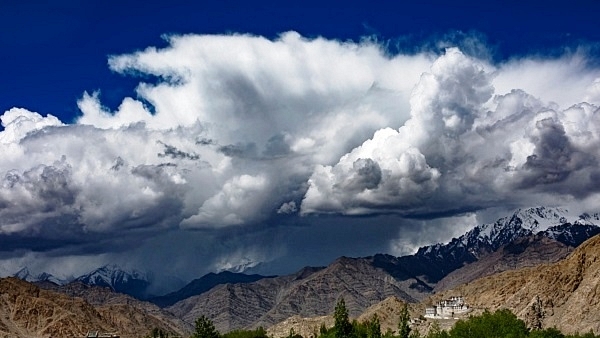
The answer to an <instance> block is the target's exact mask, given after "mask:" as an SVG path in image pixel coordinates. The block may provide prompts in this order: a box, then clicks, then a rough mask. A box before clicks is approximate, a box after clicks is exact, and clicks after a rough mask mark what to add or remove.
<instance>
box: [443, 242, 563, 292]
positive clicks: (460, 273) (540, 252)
mask: <svg viewBox="0 0 600 338" xmlns="http://www.w3.org/2000/svg"><path fill="white" fill-rule="evenodd" d="M572 251H573V248H572V247H570V246H567V245H565V244H563V243H561V242H559V241H557V240H554V239H551V238H548V237H546V236H545V235H544V234H542V233H539V234H537V235H533V236H528V237H522V238H518V239H516V240H514V241H513V242H511V243H508V244H506V245H503V246H501V247H500V248H499V249H498V250H496V251H495V252H493V253H491V254H489V255H486V256H483V257H482V258H480V259H479V260H477V261H475V262H473V263H470V264H467V265H465V266H463V267H462V268H459V269H457V270H454V271H452V272H451V273H449V274H448V275H447V276H446V277H444V278H442V279H441V280H440V281H439V282H438V283H437V284H436V286H435V288H434V290H433V291H434V292H440V291H443V290H447V289H451V288H453V287H456V286H458V285H460V284H465V283H469V282H471V281H474V280H476V279H478V278H481V277H485V276H490V275H493V274H496V273H499V272H503V271H508V270H514V269H520V268H525V267H533V266H537V265H540V264H545V263H554V262H558V261H559V260H561V259H563V258H565V257H567V255H569V254H570V253H571V252H572Z"/></svg>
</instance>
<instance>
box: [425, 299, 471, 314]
mask: <svg viewBox="0 0 600 338" xmlns="http://www.w3.org/2000/svg"><path fill="white" fill-rule="evenodd" d="M467 312H469V305H467V303H465V300H464V298H463V297H462V296H458V297H451V298H449V299H445V300H442V301H440V302H438V303H437V304H436V306H433V307H428V308H426V309H425V318H434V319H449V318H454V316H455V315H458V314H464V313H467Z"/></svg>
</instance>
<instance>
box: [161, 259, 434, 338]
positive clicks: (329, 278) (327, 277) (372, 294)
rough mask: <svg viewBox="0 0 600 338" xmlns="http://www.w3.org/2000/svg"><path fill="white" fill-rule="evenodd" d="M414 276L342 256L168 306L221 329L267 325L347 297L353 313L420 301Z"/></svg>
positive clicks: (325, 311) (320, 310)
mask: <svg viewBox="0 0 600 338" xmlns="http://www.w3.org/2000/svg"><path fill="white" fill-rule="evenodd" d="M415 284H419V281H418V280H415V279H414V278H406V279H404V280H400V279H396V278H394V277H392V276H390V275H389V274H388V273H387V272H385V271H384V270H382V269H380V268H378V267H375V266H373V265H372V264H371V261H370V259H365V258H348V257H341V258H339V259H337V260H336V261H334V262H333V263H332V264H330V265H329V266H328V267H326V268H304V269H302V270H300V271H298V272H297V273H295V274H292V275H287V276H281V277H274V278H264V279H261V280H259V281H257V282H253V283H246V284H225V285H219V286H216V287H214V288H213V289H211V290H210V291H208V292H205V293H203V294H201V295H198V296H193V297H190V298H187V299H185V300H182V301H180V302H178V303H176V304H174V305H173V306H170V307H168V308H167V310H169V311H170V312H172V313H173V314H175V315H176V316H178V317H180V318H182V319H183V320H184V321H186V322H188V323H193V321H194V320H195V319H196V318H198V317H199V316H201V315H206V316H208V317H209V318H211V319H212V320H213V322H214V324H215V327H216V328H217V329H219V330H220V331H222V332H226V331H229V330H232V329H239V328H252V327H258V326H263V327H269V326H271V325H273V324H275V323H278V322H280V321H282V320H284V319H286V318H289V317H291V316H293V315H299V316H302V317H313V316H324V315H329V314H331V313H332V312H333V309H334V307H335V304H336V303H337V301H338V300H339V299H340V297H344V299H345V302H346V307H347V308H348V312H349V314H350V315H351V316H358V315H360V314H361V313H362V312H363V311H364V310H365V309H366V308H368V307H369V306H371V305H374V304H377V303H379V302H381V301H382V300H384V299H386V298H388V297H392V296H395V297H397V298H400V299H403V300H405V301H410V302H416V301H417V300H418V299H421V298H423V297H425V296H427V295H428V293H424V292H423V291H421V290H420V289H418V288H417V289H413V288H411V287H410V286H411V285H415Z"/></svg>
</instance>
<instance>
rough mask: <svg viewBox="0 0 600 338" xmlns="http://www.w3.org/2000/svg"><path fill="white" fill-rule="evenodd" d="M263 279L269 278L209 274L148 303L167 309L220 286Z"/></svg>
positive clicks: (241, 274) (234, 274) (235, 274)
mask: <svg viewBox="0 0 600 338" xmlns="http://www.w3.org/2000/svg"><path fill="white" fill-rule="evenodd" d="M263 278H267V277H266V276H261V275H246V274H243V273H235V272H229V271H223V272H220V273H209V274H206V275H204V276H202V277H201V278H198V279H194V280H193V281H191V282H189V283H188V284H187V285H186V286H184V287H183V288H181V289H180V290H178V291H175V292H171V293H169V294H166V295H164V296H159V297H152V298H150V299H148V301H150V302H152V303H154V304H156V305H158V306H160V307H166V306H171V305H173V304H175V303H177V302H178V301H180V300H183V299H186V298H189V297H192V296H196V295H200V294H203V293H204V292H206V291H208V290H210V289H212V288H214V287H215V286H217V285H220V284H228V283H234V284H235V283H251V282H256V281H258V280H261V279H263Z"/></svg>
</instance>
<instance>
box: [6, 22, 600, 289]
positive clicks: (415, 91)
mask: <svg viewBox="0 0 600 338" xmlns="http://www.w3.org/2000/svg"><path fill="white" fill-rule="evenodd" d="M167 42H168V44H169V45H168V46H167V47H165V48H161V49H158V48H154V47H150V48H147V49H145V50H142V51H138V52H135V53H132V54H126V55H117V56H112V57H110V58H109V62H108V64H109V67H110V68H111V70H113V71H115V72H117V73H121V74H123V75H125V76H136V75H142V76H141V77H140V81H142V82H140V84H139V85H138V86H137V88H136V92H135V95H132V97H126V98H123V100H122V103H121V104H120V106H119V107H118V108H117V109H116V110H114V111H111V110H110V109H108V108H107V107H105V106H104V105H103V104H102V96H101V93H100V92H93V93H91V94H90V93H84V94H83V95H82V97H81V99H80V100H79V101H78V106H79V109H80V110H81V114H80V116H79V118H78V119H77V121H76V122H75V123H72V124H66V123H63V122H61V121H60V120H59V119H57V118H56V117H54V116H52V115H49V114H48V115H46V116H43V115H42V114H38V113H36V112H32V111H29V110H27V109H24V108H13V109H11V110H9V111H7V112H5V113H4V114H3V115H2V116H1V121H2V126H3V127H4V130H3V131H2V132H0V148H1V149H2V154H3V161H2V162H1V163H0V179H1V182H0V243H2V258H3V259H4V260H5V261H6V262H9V261H10V262H12V263H10V264H9V266H16V265H19V264H29V263H27V259H25V258H24V257H30V259H31V260H33V259H35V260H36V262H38V263H37V264H38V265H40V264H41V263H39V262H45V263H44V264H46V265H47V266H51V267H52V266H54V267H55V266H56V264H57V263H52V262H56V261H58V260H60V259H63V260H65V261H69V262H79V263H77V264H75V263H73V264H72V267H71V268H70V270H71V271H70V272H69V273H73V274H74V273H77V272H85V271H79V270H85V269H89V268H92V267H93V265H94V264H98V263H99V261H102V260H105V261H117V262H119V261H122V262H125V261H129V264H134V263H132V262H135V264H137V265H139V266H141V267H142V268H147V269H155V268H158V267H159V266H160V264H159V263H158V262H162V261H165V260H168V258H165V257H170V256H172V255H176V256H177V257H180V260H181V264H179V265H172V266H170V267H169V269H172V270H173V271H169V272H170V273H174V274H179V275H180V276H181V277H182V278H191V277H197V275H199V274H200V273H202V272H206V271H209V270H219V269H237V268H239V269H242V267H257V266H263V267H265V266H269V264H271V266H280V267H281V266H282V265H285V264H284V263H283V262H290V261H293V260H294V258H293V256H295V252H298V250H308V249H300V248H301V247H306V248H313V249H315V250H316V251H315V252H316V253H315V254H313V255H309V254H307V255H305V256H307V257H308V256H315V257H316V256H319V255H318V254H317V253H318V252H319V250H320V249H318V248H317V244H315V238H316V237H318V236H319V235H318V234H319V232H320V231H322V232H323V233H331V234H333V230H332V229H333V228H334V227H335V228H341V229H343V228H344V227H345V226H346V225H347V226H348V227H349V228H352V227H354V228H358V227H359V225H358V223H360V224H363V225H366V228H364V229H369V231H372V232H373V236H372V237H373V239H374V242H371V243H369V244H368V245H365V247H364V251H366V250H367V249H369V250H371V249H372V250H382V251H387V252H392V253H396V254H400V253H408V252H410V251H411V250H413V249H415V243H416V242H415V241H416V240H417V239H419V241H422V240H423V236H422V234H423V229H426V228H428V227H435V228H436V229H438V230H439V231H438V232H437V233H436V235H435V236H438V235H440V234H444V235H447V236H451V235H454V234H457V231H458V230H464V229H463V228H464V227H465V226H466V225H469V226H470V225H473V223H474V215H475V213H476V212H477V211H478V210H482V211H483V210H486V209H488V208H490V207H499V206H506V207H507V208H508V207H516V206H531V205H535V204H539V203H546V202H547V203H560V204H575V203H578V204H579V205H580V207H581V208H584V209H585V208H593V207H595V206H596V205H597V204H596V203H595V202H596V201H597V200H598V197H599V195H598V186H599V185H598V184H597V183H598V181H599V180H600V179H599V177H600V168H598V156H600V153H599V152H600V120H599V119H600V111H599V106H600V89H599V88H600V87H599V83H600V69H599V68H597V67H594V66H593V65H592V64H591V63H588V62H587V61H586V56H585V54H583V53H575V54H566V55H564V56H562V57H558V58H553V59H540V58H525V57H524V58H521V59H514V60H510V61H507V62H506V63H502V64H493V63H491V62H490V61H489V60H481V59H477V58H474V57H472V56H469V55H466V54H465V53H463V52H461V51H460V50H459V49H457V48H448V49H446V50H445V51H444V52H443V53H441V54H440V55H437V54H434V53H427V52H423V53H418V54H411V55H403V54H397V55H390V53H388V52H387V51H386V50H385V48H384V47H383V46H382V45H379V44H377V43H375V42H371V41H364V42H360V43H354V42H340V41H336V40H327V39H324V38H314V39H308V38H304V37H302V36H300V35H299V34H297V33H295V32H288V33H285V34H282V35H281V36H280V37H279V38H277V39H273V40H269V39H266V38H264V37H260V36H250V35H182V36H170V37H168V41H167ZM144 81H146V82H144ZM356 215H360V216H363V217H360V218H356V217H355V216H356ZM382 217H383V219H385V222H379V221H378V220H381V219H382ZM456 219H460V220H464V221H461V222H462V223H461V222H458V223H461V224H462V225H457V222H456ZM325 221H330V223H328V224H327V225H324V222H325ZM378 223H384V225H381V224H380V225H379V226H378ZM345 224H346V225H345ZM361 229H362V228H361ZM397 229H405V230H406V231H405V232H404V235H403V236H404V237H402V235H398V230H397ZM457 229H458V230H457ZM390 231H392V232H393V235H392V237H394V236H400V237H398V238H395V239H392V240H390V234H389V233H390ZM309 233H313V234H314V236H311V235H308V234H309ZM290 234H301V235H298V236H296V238H298V239H305V240H306V242H302V243H294V244H293V245H292V244H290V243H289V242H290V241H292V239H291V236H292V235H290ZM401 237H402V238H404V239H400V238H401ZM438 237H439V236H438ZM438 237H435V238H433V237H430V238H427V239H426V240H425V242H419V243H418V244H419V245H423V244H428V243H427V240H430V241H431V242H433V241H440V240H444V239H443V238H438ZM115 238H119V240H115ZM324 238H330V237H327V236H325V237H324ZM331 238H333V237H331ZM406 238H412V239H414V240H415V241H412V242H410V243H409V241H407V240H406ZM448 239H449V238H448ZM40 242H42V243H47V245H44V246H39V245H34V244H33V243H40ZM348 242H352V243H356V244H357V245H359V239H354V240H348ZM9 243H10V245H9ZM109 243H110V244H109ZM173 243H180V244H181V245H173ZM311 243H312V244H311ZM156 247H158V248H161V249H160V250H153V248H156ZM341 251H343V250H342V249H341V248H340V250H338V251H335V252H331V253H328V254H322V255H320V257H321V259H320V260H318V263H323V262H322V260H324V259H327V258H329V257H330V256H331V257H333V256H335V255H336V254H339V253H340V252H341ZM24 253H26V254H24ZM123 253H127V254H128V260H125V259H124V258H123V257H124V256H123V255H122V254H123ZM150 253H152V254H150ZM158 253H161V254H162V255H163V257H162V258H161V257H155V256H156V255H157V254H158ZM371 253H374V252H371ZM346 254H352V253H349V252H348V253H346ZM357 254H363V252H360V253H357ZM364 254H368V253H364ZM148 255H151V256H152V257H153V258H152V259H151V260H147V261H144V259H143V257H149V256H148ZM42 256H43V257H44V258H43V259H42V258H41V257H42ZM78 257H79V258H78ZM98 257H100V258H98ZM198 257H200V259H198ZM315 259H316V258H315ZM11 260H12V261H11ZM16 262H18V263H16ZM184 262H185V263H186V264H189V265H188V267H189V266H193V268H192V269H187V270H188V271H186V272H181V271H182V270H185V269H186V268H184V267H183V265H184ZM309 263H311V262H306V263H305V264H309ZM7 264H8V263H7ZM294 264H296V266H297V265H302V263H300V262H296V261H295V263H294ZM305 264H304V265H305ZM292 265H293V264H292ZM289 266H290V265H288V267H289ZM40 269H43V267H40ZM78 269H79V270H78ZM265 269H266V268H265ZM265 271H266V270H265ZM267 272H268V271H267Z"/></svg>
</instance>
